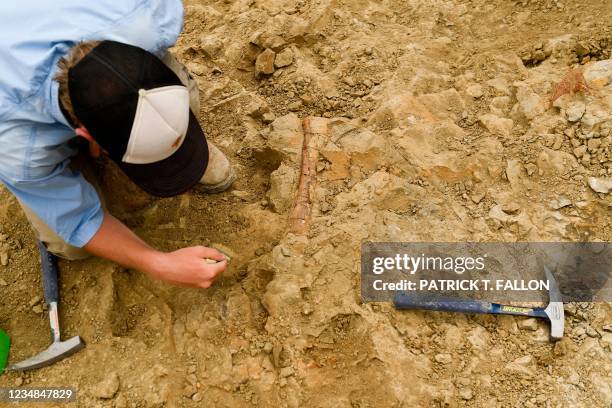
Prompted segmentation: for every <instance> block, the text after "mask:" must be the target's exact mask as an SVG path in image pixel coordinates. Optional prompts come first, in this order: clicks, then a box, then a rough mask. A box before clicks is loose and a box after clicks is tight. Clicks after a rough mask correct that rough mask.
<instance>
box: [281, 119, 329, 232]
mask: <svg viewBox="0 0 612 408" xmlns="http://www.w3.org/2000/svg"><path fill="white" fill-rule="evenodd" d="M302 128H303V129H304V141H303V143H302V164H301V167H300V178H299V182H298V188H297V194H296V198H295V203H294V205H293V210H292V211H291V217H290V226H289V232H292V233H294V234H300V235H304V234H306V233H307V232H308V227H309V226H310V214H311V212H312V193H313V191H314V186H315V183H316V181H317V178H316V174H317V168H316V167H317V161H318V160H319V141H320V140H325V138H326V137H327V131H328V130H327V120H326V119H323V118H316V117H310V116H309V117H306V118H304V120H303V121H302Z"/></svg>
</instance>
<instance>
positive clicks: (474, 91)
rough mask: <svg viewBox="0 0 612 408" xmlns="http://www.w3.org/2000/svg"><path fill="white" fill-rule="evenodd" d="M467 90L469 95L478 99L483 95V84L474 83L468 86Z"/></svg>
mask: <svg viewBox="0 0 612 408" xmlns="http://www.w3.org/2000/svg"><path fill="white" fill-rule="evenodd" d="M465 92H466V93H467V94H468V95H470V96H471V97H472V98H474V99H478V98H480V97H482V95H483V91H482V86H480V85H478V84H474V85H471V86H468V87H467V88H466V90H465Z"/></svg>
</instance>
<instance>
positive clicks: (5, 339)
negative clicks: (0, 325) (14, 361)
mask: <svg viewBox="0 0 612 408" xmlns="http://www.w3.org/2000/svg"><path fill="white" fill-rule="evenodd" d="M10 348H11V339H10V338H9V336H8V334H6V333H5V332H4V331H2V329H0V374H2V373H3V372H4V367H6V363H7V361H8V355H9V349H10Z"/></svg>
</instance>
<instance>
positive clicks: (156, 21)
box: [88, 0, 183, 58]
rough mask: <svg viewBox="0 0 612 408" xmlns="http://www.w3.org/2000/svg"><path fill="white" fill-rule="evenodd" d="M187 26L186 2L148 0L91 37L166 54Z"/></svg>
mask: <svg viewBox="0 0 612 408" xmlns="http://www.w3.org/2000/svg"><path fill="white" fill-rule="evenodd" d="M182 29H183V3H182V2H181V1H180V0H144V1H141V2H139V3H138V4H137V6H136V8H135V9H134V10H133V11H132V12H131V13H129V14H128V15H124V16H122V18H120V19H118V20H116V21H115V22H114V24H113V25H112V26H111V27H110V28H108V29H105V30H104V31H98V32H96V33H92V34H90V35H89V36H88V37H89V38H88V39H103V40H113V41H118V42H122V43H126V44H130V45H134V46H137V47H140V48H143V49H145V50H147V51H149V52H151V53H153V54H155V55H157V56H158V57H160V58H161V57H162V56H163V55H164V54H165V53H166V51H167V50H168V48H170V47H172V46H173V45H174V44H175V43H176V40H177V38H178V36H179V34H180V33H181V31H182Z"/></svg>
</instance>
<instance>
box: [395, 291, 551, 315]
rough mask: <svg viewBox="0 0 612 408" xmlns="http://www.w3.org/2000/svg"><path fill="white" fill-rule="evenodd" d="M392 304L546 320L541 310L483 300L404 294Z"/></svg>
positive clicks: (402, 306) (398, 306) (409, 307)
mask: <svg viewBox="0 0 612 408" xmlns="http://www.w3.org/2000/svg"><path fill="white" fill-rule="evenodd" d="M393 304H394V305H395V308H396V309H412V310H422V309H425V310H434V311H438V312H459V313H469V314H483V313H488V314H505V315H515V316H533V317H540V318H547V315H546V313H545V312H544V309H541V308H528V307H514V306H505V305H501V304H499V303H490V302H486V301H483V300H472V299H452V298H443V297H437V296H431V295H429V296H423V295H422V294H420V295H417V294H415V293H405V292H402V293H399V294H397V295H395V298H394V299H393Z"/></svg>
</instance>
